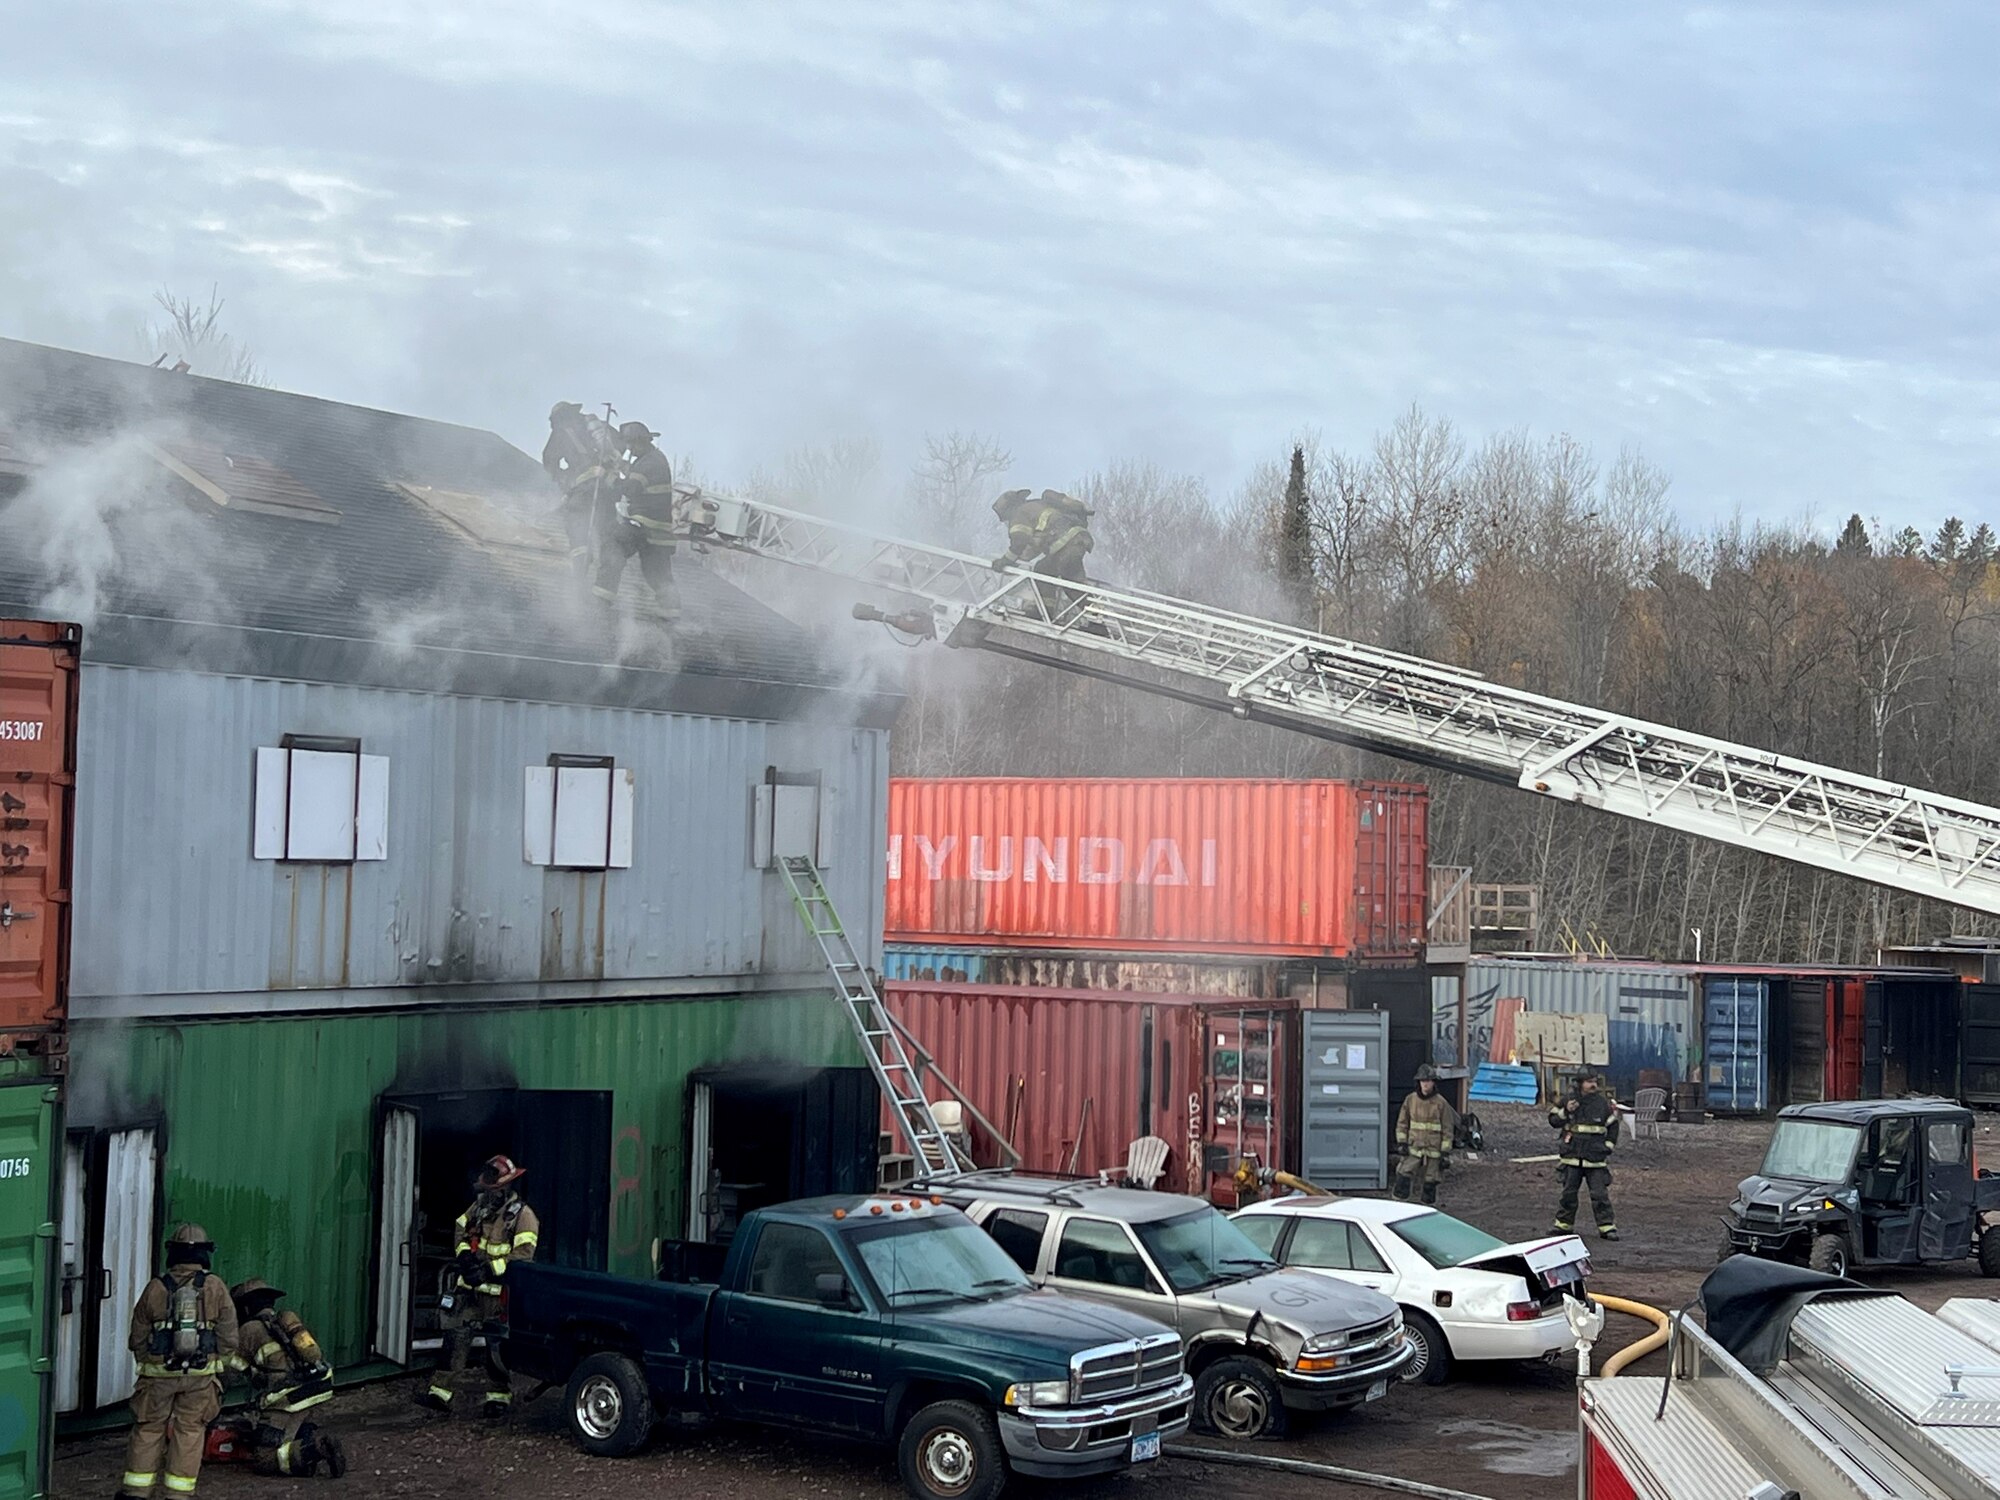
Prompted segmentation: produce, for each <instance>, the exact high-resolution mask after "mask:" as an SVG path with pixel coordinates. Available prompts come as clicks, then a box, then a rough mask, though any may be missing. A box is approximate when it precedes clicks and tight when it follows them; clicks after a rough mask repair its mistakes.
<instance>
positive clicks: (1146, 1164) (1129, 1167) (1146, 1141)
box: [1125, 1135, 1167, 1188]
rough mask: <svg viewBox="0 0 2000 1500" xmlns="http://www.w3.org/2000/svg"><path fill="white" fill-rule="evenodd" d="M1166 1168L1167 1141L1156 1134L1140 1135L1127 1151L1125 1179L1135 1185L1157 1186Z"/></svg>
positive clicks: (1144, 1186)
mask: <svg viewBox="0 0 2000 1500" xmlns="http://www.w3.org/2000/svg"><path fill="white" fill-rule="evenodd" d="M1166 1170H1167V1143H1166V1142H1165V1141H1163V1140H1161V1139H1160V1138H1159V1137H1158V1136H1156V1135H1142V1136H1140V1137H1139V1139H1138V1140H1136V1141H1134V1142H1133V1143H1132V1145H1131V1148H1130V1149H1129V1150H1128V1151H1127V1153H1126V1156H1125V1180H1126V1181H1127V1182H1129V1183H1131V1184H1132V1186H1134V1187H1141V1188H1150V1187H1153V1186H1155V1185H1156V1184H1158V1182H1159V1180H1160V1174H1161V1173H1163V1172H1165V1171H1166Z"/></svg>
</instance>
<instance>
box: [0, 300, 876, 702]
mask: <svg viewBox="0 0 2000 1500" xmlns="http://www.w3.org/2000/svg"><path fill="white" fill-rule="evenodd" d="M555 501H556V495H555V491H554V489H553V487H552V486H551V485H550V484H549V482H548V479H547V477H546V475H544V474H543V472H542V468H541V465H540V464H539V463H538V462H536V460H534V459H533V458H531V457H529V456H528V455H527V454H525V453H523V452H522V451H521V450H519V449H518V448H515V447H513V446H512V445H511V444H509V443H507V442H505V441H503V440H502V439H501V438H500V437H498V436H497V435H496V434H494V433H491V432H482V431H479V430H477V429H474V428H469V427H460V426H456V425H454V424H451V423H447V422H434V421H429V420H426V419H424V418H421V417H411V416H404V415H401V414H398V413H394V412H384V411H375V410H371V409H369V408H366V407H359V406H347V405H343V404H341V403H338V402H333V401H323V400H319V399H317V398H314V397H310V396H301V395H297V394H294V393H291V392H286V391H275V390H268V389H263V388H260V387H255V386H246V385H238V384H235V383H233V382H230V381H223V380H210V379H204V378H202V377H200V376H196V375H189V374H175V373H173V372H172V371H167V370H157V369H149V368H147V367H145V366H142V365H135V364H128V363H125V362H122V361H118V360H109V359H101V358H98V357H96V356H92V355H85V354H77V353H72V352H70V351H67V350H60V349H51V348H46V347H43V346H40V345H36V344H27V343H20V342H16V341H13V340H7V339H0V615H6V614H17V615H23V614H24V615H30V616H41V617H64V618H74V617H76V616H78V615H79V614H81V615H83V616H84V617H85V623H86V626H87V632H86V637H85V640H86V646H85V651H86V656H87V657H88V658H90V659H95V660H99V661H107V662H116V663H121V664H125V665H134V666H184V667H193V668H196V669H200V670H212V671H226V672H246V673H253V674H255V675H267V676H276V677H285V678H293V679H298V680H304V681H326V682H348V683H360V684H364V685H376V686H387V687H411V688H418V689H423V690H428V691H447V692H464V693H474V694H481V695H491V696H497V697H520V698H532V699H538V700H544V701H558V702H587V703H613V704H617V705H620V706H625V707H645V708H662V709H674V710H680V711H685V712H693V713H713V714H725V715H731V716H742V717H752V718H773V719H775V718H789V717H794V716H796V715H798V714H802V713H805V712H807V711H808V710H809V709H810V711H812V712H814V713H826V712H829V711H833V712H836V713H837V715H838V716H839V717H841V718H847V719H851V720H852V721H853V722H857V723H871V724H886V723H887V722H888V721H889V719H890V718H891V717H893V714H894V711H895V707H896V703H897V698H896V695H895V694H894V693H892V692H891V693H885V692H882V691H880V690H877V689H873V688H863V689H857V688H855V686H854V685H853V682H852V674H851V673H850V672H849V671H848V670H847V668H846V664H845V663H844V662H843V661H841V660H839V659H838V658H836V657H835V656H834V655H833V654H832V653H826V652H822V651H821V650H820V649H819V647H818V645H817V643H816V642H815V640H814V639H813V637H812V636H811V635H810V634H809V633H808V632H806V631H805V630H803V629H801V628H800V627H799V626H797V625H795V624H793V623H792V622H791V621H788V620H786V619H785V618H784V617H783V616H781V615H779V614H777V613H775V612H774V611H772V610H770V609H768V608H766V607H765V606H764V605H763V604H761V603H759V602H758V601H757V600H755V599H753V598H751V597H750V596H749V595H748V594H746V593H744V592H743V591H742V590H741V589H738V588H736V587H734V586H732V585H731V584H729V583H727V582H725V581H724V580H723V579H721V578H719V577H717V576H716V575H715V574H714V573H713V572H711V571H709V570H708V569H707V568H705V567H703V566H702V565H701V563H700V560H699V559H696V558H692V557H690V556H689V554H688V553H687V551H686V550H685V549H683V550H682V551H681V553H680V555H679V556H678V557H677V558H676V564H675V574H676V577H677V579H678V580H679V583H680V587H681V592H682V595H683V599H682V604H683V609H684V615H683V624H682V628H681V629H679V630H678V631H676V632H674V633H673V634H671V635H669V634H668V633H667V632H666V631H665V630H664V629H663V628H662V627H661V626H660V625H659V623H658V622H657V621H654V620H652V619H651V618H650V617H649V615H648V614H647V611H646V610H645V608H644V606H643V604H642V603H641V600H640V597H639V595H638V592H637V584H636V581H634V580H632V579H629V578H628V580H627V584H626V588H627V590H628V593H627V596H626V597H625V598H624V599H623V600H621V604H620V609H619V610H618V612H617V614H616V616H615V617H614V616H611V615H608V614H607V612H606V611H605V610H604V609H603V608H602V607H601V606H598V605H596V604H595V603H594V602H592V601H590V600H589V599H588V598H586V597H582V596H581V593H580V591H579V590H578V588H577V587H576V585H575V584H574V582H573V581H572V580H571V578H570V575H569V573H568V570H567V567H566V564H565V562H564V559H563V548H562V543H561V538H560V535H559V533H558V530H557V526H556V521H555V515H554V508H555ZM636 571H637V570H636V568H635V569H628V573H636ZM830 697H831V698H835V699H838V700H841V701H840V702H839V704H838V707H836V706H835V705H833V704H829V703H828V702H827V701H826V700H827V699H828V698H830ZM814 705H817V707H815V706H814Z"/></svg>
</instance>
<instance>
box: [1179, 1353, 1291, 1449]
mask: <svg viewBox="0 0 2000 1500" xmlns="http://www.w3.org/2000/svg"><path fill="white" fill-rule="evenodd" d="M1194 1423H1195V1426H1197V1427H1199V1428H1201V1430H1202V1431H1203V1432H1213V1433H1215V1434H1216V1435H1217V1436H1219V1437H1230V1438H1254V1437H1267V1438H1281V1437H1283V1436H1284V1435H1285V1393H1284V1391H1283V1389H1282V1388H1281V1387H1280V1386H1279V1385H1278V1377H1277V1375H1276V1374H1275V1373H1274V1372H1273V1371H1272V1369H1271V1367H1270V1366H1269V1365H1267V1364H1265V1363H1264V1361H1263V1360H1261V1359H1257V1358H1255V1357H1254V1356H1252V1355H1248V1354H1234V1355H1231V1356H1229V1357H1228V1358H1227V1359H1218V1360H1217V1361H1215V1363H1214V1364H1212V1365H1208V1366H1205V1367H1204V1368H1203V1370H1202V1372H1201V1373H1200V1374H1199V1375H1197V1376H1195V1379H1194Z"/></svg>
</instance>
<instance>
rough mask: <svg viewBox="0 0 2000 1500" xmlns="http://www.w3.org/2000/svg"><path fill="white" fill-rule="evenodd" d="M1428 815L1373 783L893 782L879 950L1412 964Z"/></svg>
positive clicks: (1395, 787)
mask: <svg viewBox="0 0 2000 1500" xmlns="http://www.w3.org/2000/svg"><path fill="white" fill-rule="evenodd" d="M1429 807H1430V803H1429V792H1428V791H1427V790H1426V789H1425V788H1424V787H1422V786H1414V785H1407V784H1404V783H1399V782H1382V781H1244V780H1216V779H1200V780H1196V779H1174V780H1166V779H1162V780H1148V781H1121V780H1064V781H1049V780H1035V779H1027V778H1006V777H994V778H945V779H918V778H898V779H896V780H893V781H891V782H890V785H889V891H888V902H887V915H886V922H885V927H886V936H887V938H888V940H889V941H890V942H892V943H938V942H966V943H1003V944H1007V945H1009V946H1027V947H1044V948H1087V949H1105V950H1121V949H1122V950H1139V951H1149V952H1163V953H1229V954H1273V955H1282V956H1296V957H1302V958H1335V959H1364V960H1365V959H1401V960H1405V961H1408V960H1410V959H1413V958H1417V957H1421V955H1422V951H1423V942H1424V917H1425V907H1424V883H1425V878H1426V875H1427V873H1428V869H1429V837H1428V834H1429Z"/></svg>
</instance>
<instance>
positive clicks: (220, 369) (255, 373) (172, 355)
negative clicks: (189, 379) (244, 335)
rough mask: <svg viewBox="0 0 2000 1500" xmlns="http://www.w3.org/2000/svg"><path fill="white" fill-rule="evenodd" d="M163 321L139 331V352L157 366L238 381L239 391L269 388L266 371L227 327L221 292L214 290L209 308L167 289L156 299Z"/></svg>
mask: <svg viewBox="0 0 2000 1500" xmlns="http://www.w3.org/2000/svg"><path fill="white" fill-rule="evenodd" d="M153 301H154V302H155V303H156V304H157V305H158V307H159V309H160V311H161V313H162V314H163V315H164V316H163V318H157V319H151V320H148V321H147V322H145V323H143V324H141V325H140V327H139V335H138V338H139V346H140V348H141V349H142V350H143V351H144V352H145V355H146V357H148V358H150V359H151V360H152V362H153V363H154V364H156V365H158V364H165V363H168V362H169V361H172V362H174V364H175V367H176V368H179V366H180V364H181V363H185V364H186V366H187V368H188V370H189V371H190V372H191V373H193V374H196V375H209V376H213V377H214V378H215V379H217V380H233V381H235V382H236V383H237V384H238V385H269V384H270V383H271V382H270V380H269V378H268V377H267V376H266V375H265V373H264V367H263V366H262V365H261V364H260V363H258V361H257V359H256V357H255V356H254V355H252V354H251V352H250V351H249V350H248V349H246V348H245V347H244V346H243V345H242V344H241V343H239V342H238V341H237V339H236V337H235V336H234V335H233V334H231V333H229V332H227V331H226V330H225V329H224V328H223V326H222V309H223V301H222V296H221V291H220V288H219V287H215V286H211V287H210V288H209V289H208V302H207V304H206V305H203V304H202V303H199V302H196V301H195V300H194V298H192V297H183V296H180V295H178V294H176V293H174V292H172V291H169V290H168V289H167V288H165V287H162V288H160V289H159V290H158V291H156V292H154V293H153Z"/></svg>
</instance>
